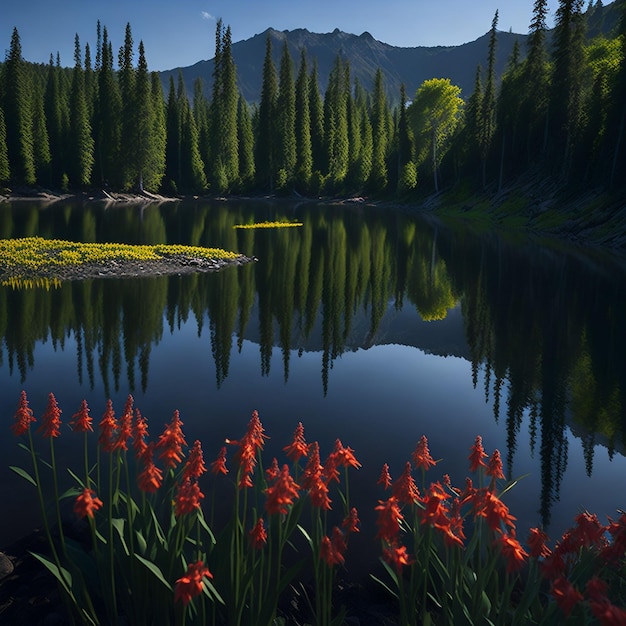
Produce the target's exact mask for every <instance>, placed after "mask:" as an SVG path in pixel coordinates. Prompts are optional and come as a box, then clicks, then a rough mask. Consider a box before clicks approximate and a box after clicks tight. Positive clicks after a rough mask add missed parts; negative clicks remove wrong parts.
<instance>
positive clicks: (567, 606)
mask: <svg viewBox="0 0 626 626" xmlns="http://www.w3.org/2000/svg"><path fill="white" fill-rule="evenodd" d="M550 593H551V594H552V596H553V597H554V599H555V600H556V603H557V604H558V605H559V608H560V609H561V611H563V613H564V614H565V616H566V617H569V616H570V613H571V612H572V609H573V608H574V607H575V606H576V605H577V604H578V603H579V602H580V601H581V600H582V599H583V596H582V594H581V593H580V591H578V590H577V589H576V588H575V587H574V586H573V585H572V583H570V581H569V580H567V578H564V577H563V576H561V577H559V578H557V579H556V580H554V581H553V582H552V587H551V588H550Z"/></svg>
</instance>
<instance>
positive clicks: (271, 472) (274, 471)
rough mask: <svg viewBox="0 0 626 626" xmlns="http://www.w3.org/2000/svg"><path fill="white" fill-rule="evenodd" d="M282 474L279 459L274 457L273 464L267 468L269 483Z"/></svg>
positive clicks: (266, 475) (266, 473)
mask: <svg viewBox="0 0 626 626" xmlns="http://www.w3.org/2000/svg"><path fill="white" fill-rule="evenodd" d="M279 474H280V467H279V465H278V459H277V458H276V457H274V459H273V460H272V464H271V465H270V466H269V467H268V468H267V469H266V470H265V478H266V479H267V482H268V483H272V482H274V481H275V480H276V479H277V478H278V475H279Z"/></svg>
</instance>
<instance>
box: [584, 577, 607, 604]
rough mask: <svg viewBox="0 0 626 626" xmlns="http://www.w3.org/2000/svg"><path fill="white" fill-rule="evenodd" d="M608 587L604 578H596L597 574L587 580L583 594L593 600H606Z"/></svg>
mask: <svg viewBox="0 0 626 626" xmlns="http://www.w3.org/2000/svg"><path fill="white" fill-rule="evenodd" d="M608 589H609V586H608V584H607V583H606V582H605V581H604V580H602V579H601V578H598V577H597V576H593V577H592V578H590V579H589V580H588V581H587V585H586V586H585V595H586V596H587V598H589V600H592V601H593V602H606V601H607V600H608V597H607V591H608Z"/></svg>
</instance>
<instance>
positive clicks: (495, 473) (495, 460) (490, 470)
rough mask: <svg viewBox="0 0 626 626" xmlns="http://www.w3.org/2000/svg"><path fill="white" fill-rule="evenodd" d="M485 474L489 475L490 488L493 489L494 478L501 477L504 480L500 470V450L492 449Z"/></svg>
mask: <svg viewBox="0 0 626 626" xmlns="http://www.w3.org/2000/svg"><path fill="white" fill-rule="evenodd" d="M485 474H487V476H491V488H492V489H493V488H494V487H495V484H496V480H497V479H499V478H501V479H502V480H504V473H503V472H502V459H501V458H500V451H499V450H494V451H493V454H492V455H491V458H490V459H489V465H488V466H487V469H486V470H485Z"/></svg>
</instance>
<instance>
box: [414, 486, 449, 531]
mask: <svg viewBox="0 0 626 626" xmlns="http://www.w3.org/2000/svg"><path fill="white" fill-rule="evenodd" d="M449 497H450V495H449V494H448V493H446V491H445V490H444V488H443V487H442V486H441V483H439V482H436V483H432V484H431V486H430V487H429V489H428V492H427V493H426V495H425V496H424V498H423V500H422V502H423V503H424V509H423V510H420V511H419V512H418V514H419V516H420V519H421V521H422V524H429V525H430V526H433V527H434V528H437V529H438V530H442V531H446V530H447V529H448V528H449V527H450V520H449V519H448V511H447V509H446V507H445V505H444V502H445V500H447V499H448V498H449Z"/></svg>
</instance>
